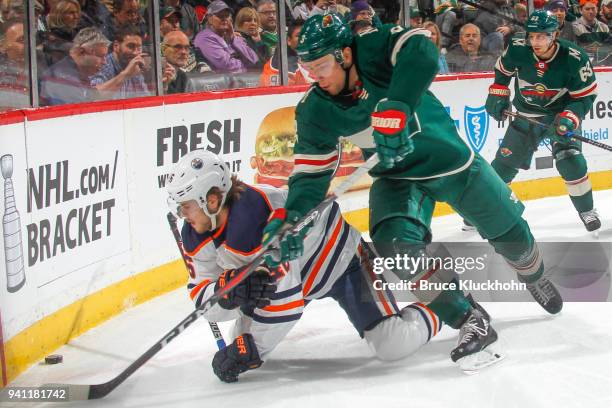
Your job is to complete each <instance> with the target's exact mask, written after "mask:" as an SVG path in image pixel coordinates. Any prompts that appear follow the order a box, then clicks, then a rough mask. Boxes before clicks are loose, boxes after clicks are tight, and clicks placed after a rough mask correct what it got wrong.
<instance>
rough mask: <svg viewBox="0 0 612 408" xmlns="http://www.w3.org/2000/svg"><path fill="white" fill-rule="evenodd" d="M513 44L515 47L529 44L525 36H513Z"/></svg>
mask: <svg viewBox="0 0 612 408" xmlns="http://www.w3.org/2000/svg"><path fill="white" fill-rule="evenodd" d="M512 45H513V46H515V47H525V46H527V43H526V42H525V39H524V38H513V39H512Z"/></svg>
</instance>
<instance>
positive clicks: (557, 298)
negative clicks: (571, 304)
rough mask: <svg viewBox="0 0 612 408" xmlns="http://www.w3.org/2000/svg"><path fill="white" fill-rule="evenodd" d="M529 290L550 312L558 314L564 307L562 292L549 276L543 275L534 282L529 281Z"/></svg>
mask: <svg viewBox="0 0 612 408" xmlns="http://www.w3.org/2000/svg"><path fill="white" fill-rule="evenodd" d="M527 290H529V293H531V296H533V298H534V299H535V300H536V302H538V303H539V304H540V306H542V307H543V308H544V310H546V311H547V312H548V313H550V314H556V313H559V312H560V311H561V309H562V308H563V299H562V298H561V294H560V293H559V291H558V290H557V288H556V287H555V285H553V283H552V282H551V281H549V280H548V279H547V278H545V277H541V278H540V279H538V280H537V281H535V282H533V283H528V284H527Z"/></svg>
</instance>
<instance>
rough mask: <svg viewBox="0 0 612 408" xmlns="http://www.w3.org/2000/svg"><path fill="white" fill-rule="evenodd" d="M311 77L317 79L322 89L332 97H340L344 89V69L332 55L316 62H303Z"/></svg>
mask: <svg viewBox="0 0 612 408" xmlns="http://www.w3.org/2000/svg"><path fill="white" fill-rule="evenodd" d="M302 65H303V66H304V68H306V70H307V71H308V74H309V77H311V78H315V82H318V83H319V86H320V87H321V89H323V90H324V91H325V92H327V93H328V94H330V95H338V94H339V93H340V92H341V91H342V88H344V80H345V78H344V76H345V73H344V69H342V66H341V65H340V64H339V63H338V61H336V58H334V56H333V55H332V54H327V55H325V56H324V57H321V58H319V59H316V60H314V61H308V62H302Z"/></svg>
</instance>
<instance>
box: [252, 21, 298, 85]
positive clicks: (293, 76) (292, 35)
mask: <svg viewBox="0 0 612 408" xmlns="http://www.w3.org/2000/svg"><path fill="white" fill-rule="evenodd" d="M303 25H304V21H303V20H300V19H298V20H295V21H294V22H293V23H291V24H290V25H289V28H288V30H287V71H288V72H287V76H288V79H289V82H288V85H306V84H307V83H308V82H307V81H306V79H305V78H304V75H303V74H302V71H301V70H300V68H299V63H298V55H297V52H296V49H297V45H298V37H299V35H300V30H301V29H302V26H303ZM279 66H280V48H277V49H276V51H275V52H274V55H273V56H272V58H271V59H270V61H268V62H267V63H266V65H265V66H264V68H263V72H262V74H261V77H260V79H259V84H260V85H261V86H275V85H280V84H281V81H280V74H279V69H278V67H279Z"/></svg>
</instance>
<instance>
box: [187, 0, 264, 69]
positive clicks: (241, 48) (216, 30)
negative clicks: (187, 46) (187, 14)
mask: <svg viewBox="0 0 612 408" xmlns="http://www.w3.org/2000/svg"><path fill="white" fill-rule="evenodd" d="M206 20H207V24H206V29H205V30H203V31H200V32H199V33H198V35H196V37H195V39H194V41H193V43H194V45H195V46H196V47H198V48H199V49H200V51H201V52H202V55H203V56H204V58H206V60H207V61H208V62H210V64H211V66H212V67H213V69H214V70H215V71H216V72H236V73H239V72H246V71H247V69H249V68H252V67H254V66H255V65H256V64H257V61H258V58H257V54H256V53H255V51H253V50H252V49H251V48H250V47H249V46H248V45H247V43H246V41H245V40H244V39H243V38H242V37H241V36H239V35H236V34H235V33H234V26H233V22H232V10H231V8H230V7H229V6H228V5H227V4H226V3H225V2H223V1H222V0H215V1H213V2H212V3H210V6H208V13H207V14H206Z"/></svg>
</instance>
